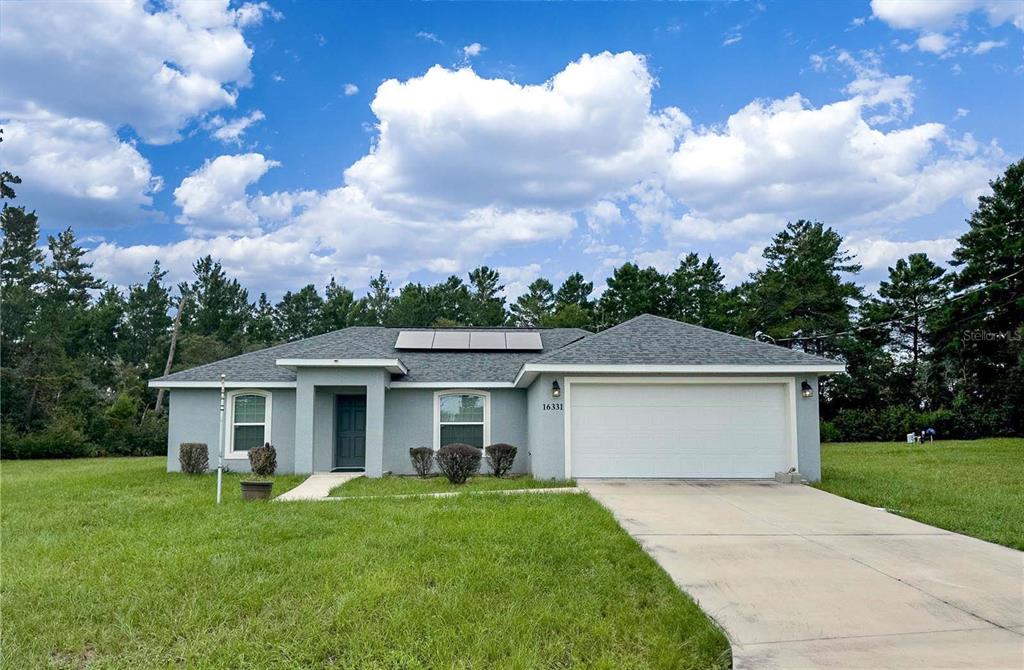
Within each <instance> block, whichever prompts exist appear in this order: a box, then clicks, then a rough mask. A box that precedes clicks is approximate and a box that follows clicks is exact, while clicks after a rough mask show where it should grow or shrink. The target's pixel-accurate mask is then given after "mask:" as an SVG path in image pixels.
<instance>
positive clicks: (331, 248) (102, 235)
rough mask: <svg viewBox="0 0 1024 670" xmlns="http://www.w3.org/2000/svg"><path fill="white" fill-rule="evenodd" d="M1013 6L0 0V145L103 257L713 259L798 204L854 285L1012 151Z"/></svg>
mask: <svg viewBox="0 0 1024 670" xmlns="http://www.w3.org/2000/svg"><path fill="white" fill-rule="evenodd" d="M1022 6H1024V5H1022V4H1021V3H1012V2H990V1H988V0H956V1H955V2H948V3H944V2H912V1H911V2H907V1H903V2H893V1H889V0H875V2H874V3H870V2H818V3H810V2H804V3H795V2H794V3H770V2H764V3H752V2H749V3H748V2H729V3H696V2H695V3H678V4H670V3H657V4H641V3H629V4H614V3H607V4H589V3H588V4H582V3H564V4H559V3H530V4H519V3H510V4H500V3H480V4H468V3H458V4H447V3H430V4H404V3H388V4H381V3H299V2H281V1H276V2H275V1H268V2H260V3H252V2H249V3H237V2H236V3H232V4H230V5H227V4H225V3H217V2H206V3H201V4H178V3H166V4H159V5H153V4H150V5H145V6H143V5H138V4H133V3H123V4H118V3H107V2H104V3H93V4H89V3H76V4H65V3H57V4H52V5H51V4H49V3H46V2H41V3H12V2H4V3H3V6H2V8H0V9H2V11H3V14H4V24H5V25H4V28H0V45H2V46H3V49H4V51H5V53H7V54H8V58H7V59H6V60H8V68H7V70H8V72H9V73H13V74H11V75H9V81H8V82H7V84H6V85H5V87H4V88H5V89H6V90H5V91H3V98H2V99H0V122H2V124H3V126H4V127H5V142H4V143H3V145H0V162H2V163H3V167H4V168H7V169H12V170H13V171H15V172H16V173H18V174H20V175H21V176H22V178H23V179H24V181H25V183H24V184H23V186H22V187H21V189H20V191H19V201H20V203H19V204H25V205H27V206H29V207H30V208H34V209H36V210H37V211H38V213H39V214H40V218H41V224H42V227H43V229H44V232H53V231H54V230H56V229H59V228H60V227H63V226H66V225H72V226H73V227H74V228H75V230H76V231H77V232H78V233H79V236H80V237H81V238H83V239H85V240H87V242H88V245H89V247H90V248H91V249H92V252H91V254H90V258H91V260H93V261H94V262H95V263H96V270H97V272H98V274H100V275H101V276H102V277H104V278H105V279H108V280H110V281H112V282H114V283H116V284H119V285H125V284H127V283H129V282H131V281H137V280H139V279H141V278H142V276H143V274H144V272H145V271H146V269H148V266H149V265H150V264H151V263H152V261H153V259H154V258H159V259H160V260H161V262H162V263H163V264H164V265H165V267H167V269H169V270H170V272H171V278H172V279H176V280H177V279H182V278H184V277H186V276H187V275H188V273H189V266H190V264H191V262H192V261H193V260H194V259H195V258H196V257H197V256H199V255H201V254H205V253H212V254H213V255H214V256H216V257H218V258H221V259H222V260H223V262H224V264H225V266H226V267H227V268H228V269H229V271H231V272H232V273H233V274H235V275H237V276H239V277H240V278H241V279H242V281H243V282H244V283H245V284H246V285H247V286H248V287H249V288H250V290H251V291H253V292H257V291H261V290H266V291H268V292H269V293H270V294H271V295H273V296H277V295H280V293H282V292H283V291H284V290H287V289H290V288H298V287H299V286H301V285H302V284H305V283H307V282H314V283H316V284H318V285H323V284H325V283H326V282H327V280H328V279H329V278H330V277H331V276H332V275H333V276H336V277H338V279H339V280H340V281H343V282H345V283H347V284H348V285H350V286H351V287H353V288H354V289H356V290H357V291H359V290H362V288H363V287H364V286H365V284H366V281H367V280H368V278H369V277H370V276H371V275H373V274H376V272H377V271H378V270H381V269H382V270H384V271H385V272H387V273H389V274H390V275H391V276H392V277H393V279H394V280H395V282H396V284H400V283H402V282H404V281H408V280H424V281H434V280H437V279H440V278H443V277H444V276H446V275H447V274H449V273H459V274H463V273H465V272H466V271H467V270H468V269H471V268H472V267H475V266H477V265H480V264H488V265H491V266H496V267H499V268H501V269H502V271H503V274H504V275H505V280H506V283H507V284H508V287H509V293H510V295H511V296H514V295H515V294H517V293H518V292H520V291H521V290H523V289H524V287H525V285H526V284H528V283H529V282H530V281H531V280H532V279H533V278H535V277H536V276H538V275H544V276H547V277H549V278H552V279H555V280H557V279H559V278H562V277H564V276H565V275H566V274H568V273H570V272H572V271H575V270H580V271H582V272H583V273H584V274H585V275H587V276H588V277H590V278H591V279H593V280H595V283H596V284H597V285H598V286H599V287H600V286H601V284H602V283H603V279H604V278H605V277H606V276H607V275H608V274H609V272H610V269H611V268H612V267H614V266H615V265H618V264H621V263H622V262H624V261H627V260H636V261H638V262H641V263H642V264H645V265H646V264H653V265H656V266H657V267H659V268H660V269H662V270H670V269H671V268H672V267H673V266H674V265H675V264H676V263H677V262H678V258H679V257H680V255H682V254H685V253H687V252H690V251H697V252H699V253H701V254H702V255H703V254H708V253H710V254H713V255H714V256H715V257H716V258H718V259H719V261H720V262H721V263H722V265H723V267H724V268H725V270H726V273H727V276H728V278H729V281H730V282H736V281H740V280H742V279H743V278H744V276H745V275H746V273H748V272H750V271H751V270H753V269H756V268H757V267H758V263H759V256H760V249H761V248H763V246H764V245H765V243H766V242H767V241H768V240H769V239H770V237H771V235H772V234H773V233H774V232H776V231H777V230H779V229H780V228H781V227H782V226H783V225H784V223H785V221H787V220H791V219H795V218H799V217H806V218H817V219H820V220H823V221H825V222H826V223H828V224H830V225H833V226H834V227H835V228H836V229H838V230H839V231H840V232H841V233H842V234H843V235H844V237H845V238H846V239H847V245H848V247H849V248H851V249H852V250H854V251H855V252H857V253H858V255H859V257H860V258H861V260H862V262H863V263H864V265H865V272H864V275H863V277H862V280H863V281H864V282H865V283H866V284H868V285H869V286H870V285H872V284H873V283H875V282H877V280H878V278H879V277H881V276H882V275H883V274H884V272H885V268H886V266H887V265H888V264H891V263H892V262H894V261H895V260H896V259H897V258H899V257H902V256H905V255H907V254H908V253H912V252H914V251H926V252H928V253H929V254H930V255H932V256H933V257H935V258H937V259H940V260H942V259H945V258H948V255H949V253H950V251H951V250H952V248H953V247H954V246H955V238H956V236H957V235H958V234H959V233H961V232H962V231H963V230H964V228H965V225H964V222H963V220H964V218H965V217H966V216H967V215H968V214H969V212H970V203H971V202H973V200H974V199H975V198H976V197H977V195H978V194H980V193H982V192H984V189H985V185H986V182H987V180H988V179H991V178H992V177H994V176H996V175H997V174H998V173H999V172H1000V171H1001V170H1002V169H1003V168H1005V166H1006V165H1007V164H1008V163H1009V162H1011V161H1013V160H1016V159H1018V158H1019V157H1020V156H1021V154H1022V153H1024V146H1022V145H1024V137H1022V134H1021V132H1020V127H1019V126H1020V122H1019V119H1020V117H1021V114H1022V112H1024V65H1022V63H1024V61H1022V43H1024V40H1022V30H1024V9H1022Z"/></svg>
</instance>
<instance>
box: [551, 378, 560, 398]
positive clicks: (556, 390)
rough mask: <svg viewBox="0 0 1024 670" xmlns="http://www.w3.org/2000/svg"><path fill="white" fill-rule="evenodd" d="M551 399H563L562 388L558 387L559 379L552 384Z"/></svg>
mask: <svg viewBox="0 0 1024 670" xmlns="http://www.w3.org/2000/svg"><path fill="white" fill-rule="evenodd" d="M551 397H552V398H561V397H562V387H561V386H559V385H558V380H557V379H556V380H555V381H553V382H551Z"/></svg>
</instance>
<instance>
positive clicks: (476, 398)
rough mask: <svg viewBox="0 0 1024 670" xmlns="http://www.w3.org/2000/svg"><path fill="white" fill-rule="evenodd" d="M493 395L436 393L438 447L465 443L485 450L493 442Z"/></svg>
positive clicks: (435, 441) (435, 417)
mask: <svg viewBox="0 0 1024 670" xmlns="http://www.w3.org/2000/svg"><path fill="white" fill-rule="evenodd" d="M490 404H491V396H490V394H489V393H487V392H486V391H439V392H438V393H435V394H434V448H435V449H439V448H441V447H443V446H444V445H446V444H452V443H454V442H462V443H463V444H471V445H473V446H474V447H480V448H481V449H482V448H484V447H485V446H487V445H488V444H490V441H491V407H490Z"/></svg>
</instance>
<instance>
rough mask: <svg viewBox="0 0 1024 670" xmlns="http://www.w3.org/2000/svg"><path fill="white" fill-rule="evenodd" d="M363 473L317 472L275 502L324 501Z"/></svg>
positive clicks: (278, 497)
mask: <svg viewBox="0 0 1024 670" xmlns="http://www.w3.org/2000/svg"><path fill="white" fill-rule="evenodd" d="M362 476H363V473H362V472H316V473H313V474H311V475H310V476H309V478H308V479H306V481H304V482H302V483H301V484H299V485H298V486H296V487H295V488H293V489H291V490H290V491H285V492H284V493H282V494H281V495H279V496H277V497H276V498H274V500H283V501H288V500H323V499H325V498H327V497H328V496H329V495H330V494H331V489H333V488H335V487H337V486H341V485H342V484H344V483H345V482H347V481H349V480H350V479H355V478H356V477H362Z"/></svg>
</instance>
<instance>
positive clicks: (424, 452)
mask: <svg viewBox="0 0 1024 670" xmlns="http://www.w3.org/2000/svg"><path fill="white" fill-rule="evenodd" d="M409 458H411V459H412V467H413V469H414V470H415V471H416V474H418V475H419V476H420V477H426V476H427V475H429V474H430V471H431V470H433V469H434V450H433V449H431V448H430V447H412V448H411V449H409Z"/></svg>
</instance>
